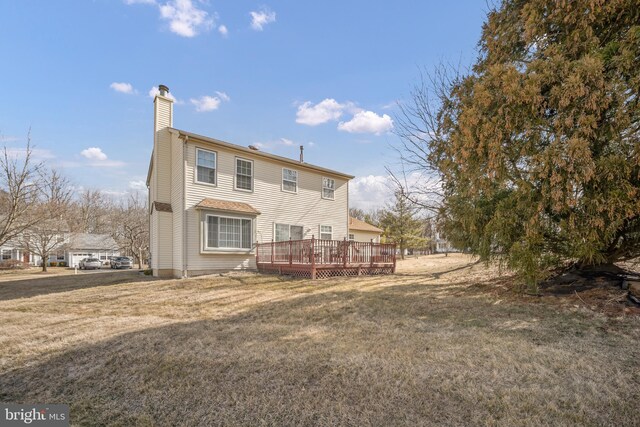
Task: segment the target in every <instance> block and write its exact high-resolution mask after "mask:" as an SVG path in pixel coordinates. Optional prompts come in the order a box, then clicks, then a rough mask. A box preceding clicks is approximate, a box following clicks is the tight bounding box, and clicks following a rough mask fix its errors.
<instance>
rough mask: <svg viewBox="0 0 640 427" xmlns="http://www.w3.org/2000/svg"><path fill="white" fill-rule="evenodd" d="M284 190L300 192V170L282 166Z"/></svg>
mask: <svg viewBox="0 0 640 427" xmlns="http://www.w3.org/2000/svg"><path fill="white" fill-rule="evenodd" d="M282 191H287V192H289V193H297V192H298V171H296V170H293V169H287V168H282Z"/></svg>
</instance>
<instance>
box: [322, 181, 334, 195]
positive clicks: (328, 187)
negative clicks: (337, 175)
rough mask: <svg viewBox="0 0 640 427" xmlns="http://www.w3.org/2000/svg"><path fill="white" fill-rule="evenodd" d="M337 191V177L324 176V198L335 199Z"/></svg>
mask: <svg viewBox="0 0 640 427" xmlns="http://www.w3.org/2000/svg"><path fill="white" fill-rule="evenodd" d="M335 192H336V181H335V179H331V178H325V177H322V198H323V199H329V200H334V199H335Z"/></svg>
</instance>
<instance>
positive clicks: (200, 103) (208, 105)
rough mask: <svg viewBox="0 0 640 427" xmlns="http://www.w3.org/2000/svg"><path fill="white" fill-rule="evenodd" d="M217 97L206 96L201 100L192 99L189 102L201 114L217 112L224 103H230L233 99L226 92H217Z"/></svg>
mask: <svg viewBox="0 0 640 427" xmlns="http://www.w3.org/2000/svg"><path fill="white" fill-rule="evenodd" d="M216 94H217V96H208V95H204V96H201V97H200V98H191V99H190V100H189V101H190V102H191V103H192V104H193V105H195V107H196V111H197V112H199V113H202V112H206V111H213V110H217V109H218V108H219V107H220V104H221V103H222V102H223V101H230V100H231V98H230V97H229V95H227V94H226V93H224V92H216Z"/></svg>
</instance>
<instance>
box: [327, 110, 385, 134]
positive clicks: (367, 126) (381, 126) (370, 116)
mask: <svg viewBox="0 0 640 427" xmlns="http://www.w3.org/2000/svg"><path fill="white" fill-rule="evenodd" d="M338 129H339V130H341V131H344V132H349V133H374V134H376V135H380V134H381V133H384V132H388V131H390V130H391V129H393V120H391V117H389V115H388V114H383V115H382V116H379V115H377V114H376V113H374V112H373V111H359V112H357V113H356V114H355V115H354V116H353V118H352V119H351V120H349V121H348V122H340V123H338Z"/></svg>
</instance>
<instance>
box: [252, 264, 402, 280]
mask: <svg viewBox="0 0 640 427" xmlns="http://www.w3.org/2000/svg"><path fill="white" fill-rule="evenodd" d="M258 271H260V272H261V273H267V274H281V275H287V276H293V277H300V278H305V279H311V269H307V268H301V267H291V266H287V265H282V266H275V265H259V266H258ZM380 274H393V267H359V268H358V267H346V268H335V267H334V268H316V279H326V278H328V277H336V276H376V275H380Z"/></svg>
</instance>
